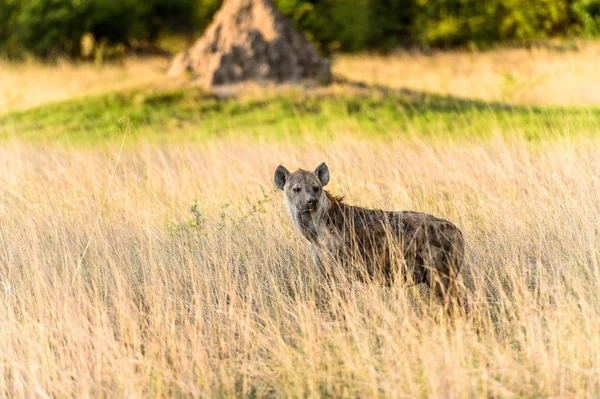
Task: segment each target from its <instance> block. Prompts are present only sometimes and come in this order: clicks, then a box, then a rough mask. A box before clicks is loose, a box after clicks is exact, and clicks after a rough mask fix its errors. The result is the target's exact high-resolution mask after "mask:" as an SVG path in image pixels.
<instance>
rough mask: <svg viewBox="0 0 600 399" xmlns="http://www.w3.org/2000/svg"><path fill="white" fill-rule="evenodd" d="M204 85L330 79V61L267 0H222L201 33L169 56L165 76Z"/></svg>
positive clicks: (322, 81)
mask: <svg viewBox="0 0 600 399" xmlns="http://www.w3.org/2000/svg"><path fill="white" fill-rule="evenodd" d="M186 73H189V74H191V76H192V78H193V79H195V80H197V81H198V82H199V83H200V84H201V85H203V86H205V87H210V86H215V85H223V84H233V83H238V82H243V81H248V80H254V81H259V82H261V81H271V82H273V81H275V82H298V81H301V80H304V79H315V80H317V81H319V82H321V83H324V82H328V81H329V80H330V79H331V64H330V62H329V61H328V60H326V59H323V58H321V57H320V56H319V54H318V52H317V50H316V49H315V47H314V46H313V45H312V43H310V42H309V41H308V40H307V39H306V37H304V35H302V34H300V33H298V32H296V30H295V29H294V26H293V24H292V22H291V21H290V20H289V19H287V18H286V17H285V16H283V15H282V14H281V13H280V12H279V11H278V10H277V9H276V8H275V6H274V5H273V4H272V3H271V1H270V0H225V2H224V3H223V6H222V7H221V9H220V10H219V11H218V12H217V14H216V15H215V18H214V20H213V22H212V24H211V25H210V26H209V27H208V29H207V30H206V32H205V34H204V35H203V36H202V37H201V38H200V39H199V40H198V41H197V42H196V43H195V44H194V45H193V46H192V47H191V48H190V49H188V50H187V51H185V52H183V53H180V54H178V55H177V56H176V57H175V59H174V60H173V62H172V64H171V66H170V68H169V71H168V74H169V76H181V75H185V74H186Z"/></svg>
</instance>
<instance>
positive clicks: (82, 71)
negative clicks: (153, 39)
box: [0, 58, 167, 113]
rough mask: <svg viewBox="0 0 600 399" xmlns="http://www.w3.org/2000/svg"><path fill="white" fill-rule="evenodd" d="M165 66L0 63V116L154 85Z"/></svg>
mask: <svg viewBox="0 0 600 399" xmlns="http://www.w3.org/2000/svg"><path fill="white" fill-rule="evenodd" d="M166 66H167V61H166V60H164V59H162V58H146V59H136V58H129V59H127V60H124V61H123V62H117V63H106V64H103V65H101V66H95V65H94V64H73V63H69V62H66V61H61V62H59V63H58V64H57V65H47V64H46V65H45V64H40V63H38V62H35V61H29V62H25V63H19V64H12V63H7V62H0V113H2V112H6V111H13V110H18V109H25V108H31V107H35V106H37V105H41V104H45V103H48V102H54V101H60V100H67V99H70V98H74V97H82V96H85V95H91V94H98V93H105V92H109V91H113V90H123V89H128V88H132V87H138V86H143V85H147V84H150V83H152V84H156V83H157V82H160V81H161V80H163V79H164V69H165V68H166Z"/></svg>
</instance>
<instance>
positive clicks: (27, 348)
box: [0, 138, 600, 398]
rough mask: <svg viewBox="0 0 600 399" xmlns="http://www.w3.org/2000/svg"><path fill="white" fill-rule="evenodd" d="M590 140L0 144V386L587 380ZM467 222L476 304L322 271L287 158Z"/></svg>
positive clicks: (501, 389) (593, 175)
mask: <svg viewBox="0 0 600 399" xmlns="http://www.w3.org/2000/svg"><path fill="white" fill-rule="evenodd" d="M599 150H600V141H598V140H589V141H586V142H570V141H568V140H565V141H560V142H558V141H557V142H554V143H542V144H537V145H532V144H527V143H525V142H524V141H520V140H518V139H514V140H510V139H500V138H498V139H497V140H493V141H491V142H486V143H477V142H473V143H470V144H463V145H458V144H451V143H444V142H441V141H435V140H429V141H427V142H421V141H418V140H416V139H413V140H402V141H392V142H381V141H380V142H376V141H373V142H365V141H363V140H360V139H357V138H347V139H345V140H341V141H340V142H339V143H338V145H336V146H335V148H324V147H321V146H319V145H318V144H314V143H310V142H308V141H302V142H300V143H287V144H286V143H283V144H260V145H259V144H257V143H256V142H253V141H248V142H229V141H215V142H212V143H210V144H207V145H202V146H199V145H197V146H187V147H176V146H172V147H163V148H158V147H155V146H139V147H137V148H135V149H128V150H125V151H124V153H123V156H122V158H121V162H120V165H119V167H118V169H117V173H116V175H115V179H114V184H113V186H112V189H111V191H110V192H109V195H108V200H107V203H106V207H105V209H104V211H103V213H102V216H101V221H100V224H99V227H98V229H97V230H96V232H95V234H94V236H93V237H91V245H90V248H89V251H88V252H87V254H86V256H85V260H84V262H83V264H82V268H81V270H80V272H79V274H78V276H77V277H76V279H75V282H74V284H73V286H71V285H70V284H71V280H72V278H73V275H74V272H75V268H76V265H77V263H78V261H79V258H80V256H81V255H82V251H83V249H84V247H85V245H86V243H87V241H88V239H89V238H90V236H89V233H90V230H91V228H92V225H93V223H94V220H95V218H96V215H97V213H98V210H99V206H100V203H101V202H102V199H103V197H104V193H105V190H106V188H107V186H108V183H109V181H110V178H111V175H112V169H113V163H114V159H115V157H116V154H117V151H118V149H117V148H113V147H111V148H105V149H103V150H83V149H82V150H71V151H68V150H65V149H59V148H46V149H40V148H34V147H33V146H26V145H22V144H19V143H12V144H7V143H5V144H2V146H0V195H1V200H0V217H1V219H0V265H1V267H0V301H1V302H2V306H1V307H0V320H1V322H0V342H1V343H2V344H1V345H2V350H0V395H2V396H5V397H32V396H40V397H48V396H50V397H67V396H75V397H90V396H94V397H97V396H118V397H153V396H180V395H181V396H193V397H215V396H226V397H229V396H252V397H255V396H257V397H264V396H269V397H270V396H273V397H321V396H329V397H375V396H382V397H468V398H471V397H540V396H555V397H577V398H579V397H597V395H598V393H599V392H600V352H598V350H597V348H599V347H600V302H599V298H598V293H599V292H600V270H599V267H598V259H599V256H600V246H599V244H600V241H599V238H598V226H599V225H600V224H599V222H600V178H599V176H600V164H599V163H598V162H597V158H598V153H599ZM323 160H326V161H327V162H328V164H329V166H330V169H331V173H332V179H331V187H330V189H331V190H332V191H333V192H335V193H341V194H345V195H346V196H347V201H348V202H350V203H356V204H361V205H364V206H372V207H382V208H387V209H413V210H419V211H426V212H430V213H434V214H436V215H438V216H442V217H445V218H448V219H450V220H452V221H454V222H455V223H456V224H457V225H458V226H459V227H460V228H461V229H463V231H464V233H465V237H466V240H467V243H468V244H467V245H468V262H467V263H468V265H467V268H466V270H465V271H464V278H465V284H466V286H468V287H469V289H468V295H469V300H470V304H471V306H472V307H473V310H472V312H471V313H470V315H468V316H463V317H456V318H454V319H448V318H447V317H446V315H445V314H444V313H443V312H441V311H436V310H435V309H434V311H433V312H430V311H429V308H428V307H426V306H425V304H426V303H427V292H426V290H425V289H421V288H409V287H395V288H393V289H385V288H382V287H378V286H374V285H351V286H346V287H343V288H345V289H347V290H348V292H349V295H346V296H345V299H343V300H342V299H340V297H338V296H337V295H336V294H335V293H331V292H329V291H327V290H325V289H323V288H322V287H321V282H320V281H319V280H318V278H317V276H316V275H315V273H314V272H313V271H312V269H311V263H310V260H309V257H308V256H307V254H306V252H305V247H304V244H303V242H301V240H300V239H299V238H298V236H297V235H296V233H295V232H294V231H293V227H292V225H291V223H290V222H289V221H288V219H287V216H286V214H285V212H284V209H283V204H282V198H281V194H280V193H275V192H273V191H272V183H271V176H272V172H273V170H274V169H275V167H276V166H277V164H279V163H284V164H285V165H287V166H288V167H290V168H295V167H298V166H301V167H307V168H308V167H314V166H316V165H317V164H318V163H319V162H321V161H323Z"/></svg>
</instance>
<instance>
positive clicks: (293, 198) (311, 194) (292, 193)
mask: <svg viewBox="0 0 600 399" xmlns="http://www.w3.org/2000/svg"><path fill="white" fill-rule="evenodd" d="M274 180H275V186H276V187H277V188H278V189H280V190H283V192H284V195H285V203H286V205H287V207H288V210H289V211H290V212H294V211H298V212H300V213H313V212H315V211H316V210H317V209H319V206H321V205H323V203H324V202H325V201H326V200H327V196H326V195H325V193H324V191H323V187H324V186H325V185H326V184H327V183H328V182H329V168H327V165H325V162H323V163H322V164H320V165H319V166H317V168H316V169H315V171H314V172H309V171H307V170H303V169H298V170H297V171H295V172H294V173H290V172H289V171H288V170H287V169H286V168H285V167H284V166H282V165H279V166H278V167H277V169H276V170H275V177H274Z"/></svg>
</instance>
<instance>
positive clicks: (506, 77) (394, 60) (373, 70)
mask: <svg viewBox="0 0 600 399" xmlns="http://www.w3.org/2000/svg"><path fill="white" fill-rule="evenodd" d="M575 48H576V50H574V49H572V48H569V47H568V46H566V47H565V49H566V50H564V51H557V50H555V49H551V48H533V49H501V50H496V51H490V52H467V51H452V52H439V53H435V54H433V55H425V54H419V53H396V54H393V55H390V56H377V55H372V54H360V55H355V56H341V57H336V58H335V59H334V63H333V70H334V73H335V75H336V76H338V77H342V78H346V79H350V80H358V81H363V82H366V83H369V84H380V85H384V86H386V87H391V88H396V89H401V88H406V89H412V90H417V91H423V92H428V93H437V94H447V95H452V96H457V97H462V98H472V99H480V100H486V101H505V102H509V103H516V104H556V105H593V104H598V103H599V102H600V83H599V82H600V63H598V56H599V55H600V42H597V41H596V42H593V41H591V42H585V41H581V42H579V43H577V44H576V47H575ZM168 62H169V61H168V60H167V59H163V58H150V59H147V58H146V59H137V58H130V59H127V60H125V61H123V62H119V63H106V64H103V65H101V66H94V65H93V64H72V63H69V62H59V63H58V65H44V64H40V63H38V62H35V61H30V62H27V63H21V64H11V63H7V62H3V61H0V113H2V112H6V111H12V110H19V109H26V108H30V107H34V106H37V105H40V104H44V103H48V102H54V101H60V100H65V99H69V98H73V97H81V96H84V95H92V94H98V93H105V92H108V91H112V90H123V89H130V88H135V87H139V86H145V85H152V86H160V87H162V86H169V85H171V83H172V82H170V81H168V80H166V78H165V75H164V71H165V69H166V67H167V65H168ZM331 90H332V91H334V92H338V91H340V90H341V88H340V87H337V86H334V87H333V88H331ZM247 91H249V92H250V93H249V94H251V95H256V94H259V93H258V91H257V90H256V89H255V90H247ZM342 92H343V90H342Z"/></svg>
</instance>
